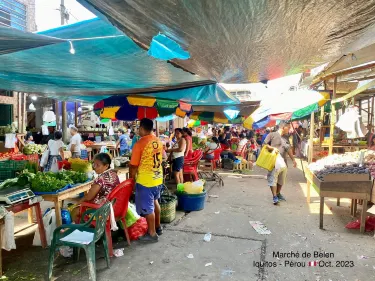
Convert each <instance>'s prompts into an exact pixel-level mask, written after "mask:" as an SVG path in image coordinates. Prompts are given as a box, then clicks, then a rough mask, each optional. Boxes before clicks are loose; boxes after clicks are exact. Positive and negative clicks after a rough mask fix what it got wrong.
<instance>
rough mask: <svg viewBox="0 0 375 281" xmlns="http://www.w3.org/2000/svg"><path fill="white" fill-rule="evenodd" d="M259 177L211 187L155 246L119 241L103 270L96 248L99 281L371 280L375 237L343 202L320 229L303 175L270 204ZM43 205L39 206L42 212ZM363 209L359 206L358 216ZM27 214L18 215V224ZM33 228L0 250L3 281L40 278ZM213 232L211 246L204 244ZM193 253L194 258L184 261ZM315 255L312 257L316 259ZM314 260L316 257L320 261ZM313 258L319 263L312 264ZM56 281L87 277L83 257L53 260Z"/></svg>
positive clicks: (43, 263) (42, 261) (332, 202)
mask: <svg viewBox="0 0 375 281" xmlns="http://www.w3.org/2000/svg"><path fill="white" fill-rule="evenodd" d="M253 175H257V176H253V177H252V176H249V177H245V176H243V177H242V176H238V175H230V176H227V175H225V176H224V182H225V186H224V187H220V186H218V185H214V186H211V187H210V188H209V192H208V193H209V195H217V196H218V197H217V198H214V197H208V198H207V202H206V205H205V209H204V210H202V211H199V212H191V213H186V214H185V213H182V212H178V214H177V216H178V218H177V219H176V220H175V221H174V222H173V223H171V224H168V225H165V229H164V234H163V235H162V236H161V237H160V240H159V242H158V243H156V244H152V245H142V244H139V243H138V242H133V243H132V245H131V246H130V247H127V246H126V245H125V243H124V241H121V240H123V239H122V237H120V238H119V237H116V235H114V236H115V239H119V240H120V242H117V243H115V244H114V245H115V248H124V249H125V250H124V256H122V257H118V258H116V257H114V258H112V259H111V268H110V269H107V268H106V266H105V262H104V258H103V250H102V247H100V246H98V247H97V252H96V255H97V280H99V281H106V280H133V281H136V280H155V281H157V280H170V281H175V280H176V281H177V280H184V281H190V280H275V281H276V280H277V281H281V280H285V281H293V280H296V281H297V280H298V281H303V280H320V281H323V280H326V281H329V280H332V281H338V280H340V281H343V280H348V281H349V280H352V281H354V280H361V281H365V280H375V239H374V237H373V236H374V233H373V232H369V233H365V234H360V233H359V230H348V229H346V228H345V225H346V224H347V223H348V222H350V221H352V220H354V219H353V218H352V217H351V216H350V207H349V200H344V199H342V201H341V206H339V207H338V206H336V199H334V198H331V199H327V200H326V205H325V215H324V230H320V229H319V227H318V226H319V198H318V197H317V194H316V193H315V191H314V193H313V194H312V197H311V200H312V203H310V204H307V203H306V182H305V180H304V177H303V173H302V170H301V169H300V168H299V169H293V168H289V170H288V179H287V180H288V182H287V185H286V186H285V188H284V190H283V193H284V195H285V197H286V199H287V201H286V202H282V203H281V204H280V205H279V206H274V205H273V204H272V197H271V193H270V191H269V188H268V187H267V182H266V180H265V179H264V178H262V176H264V175H265V172H264V171H263V170H260V169H255V170H254V172H253ZM47 206H48V204H44V205H43V207H44V208H45V207H47ZM360 211H361V206H359V208H358V212H357V216H358V217H359V214H360ZM24 221H25V215H24V214H21V215H18V216H17V220H16V222H17V223H18V227H22V222H24ZM249 221H260V222H262V223H263V224H264V225H265V226H266V227H267V228H268V229H269V230H270V231H271V234H269V235H262V234H258V233H257V232H256V231H255V230H254V229H253V227H252V226H251V225H250V223H249ZM34 230H35V227H31V228H28V229H26V230H25V231H22V232H20V233H18V234H17V241H16V244H17V249H16V250H13V251H11V252H5V251H3V269H4V273H5V276H6V277H7V279H6V280H17V281H20V280H46V279H45V278H46V272H47V265H48V255H49V251H48V249H41V248H40V247H33V246H30V245H31V243H32V238H33V231H34ZM208 232H211V233H212V239H211V241H210V242H205V241H204V240H203V237H204V234H205V233H208ZM190 254H192V256H193V258H188V256H189V255H190ZM314 254H315V255H318V256H315V257H314ZM319 255H320V256H319ZM314 261H318V262H317V264H316V266H309V262H311V265H315V263H314ZM54 278H55V280H58V281H60V280H62V281H65V280H71V281H78V280H79V281H83V280H88V271H87V265H86V258H85V255H84V254H82V255H81V259H80V261H79V262H78V263H73V262H72V260H71V259H70V258H63V257H61V256H59V257H58V258H57V259H56V260H55V268H54Z"/></svg>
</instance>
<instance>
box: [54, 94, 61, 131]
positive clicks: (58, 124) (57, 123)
mask: <svg viewBox="0 0 375 281" xmlns="http://www.w3.org/2000/svg"><path fill="white" fill-rule="evenodd" d="M55 114H56V130H58V129H60V111H59V101H58V100H55Z"/></svg>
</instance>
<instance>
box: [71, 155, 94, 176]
mask: <svg viewBox="0 0 375 281" xmlns="http://www.w3.org/2000/svg"><path fill="white" fill-rule="evenodd" d="M68 161H69V163H70V169H71V170H72V171H76V172H82V173H87V172H91V171H92V165H91V163H90V162H89V161H86V160H82V159H80V158H70V159H69V160H68Z"/></svg>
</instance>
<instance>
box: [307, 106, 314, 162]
mask: <svg viewBox="0 0 375 281" xmlns="http://www.w3.org/2000/svg"><path fill="white" fill-rule="evenodd" d="M314 125H315V118H314V112H311V116H310V139H309V152H308V156H307V159H308V162H309V163H311V161H312V159H313V153H314Z"/></svg>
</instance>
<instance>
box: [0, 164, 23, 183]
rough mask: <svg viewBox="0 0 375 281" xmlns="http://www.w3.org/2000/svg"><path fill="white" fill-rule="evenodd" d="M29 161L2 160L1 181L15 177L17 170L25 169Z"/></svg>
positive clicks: (0, 166) (0, 168)
mask: <svg viewBox="0 0 375 281" xmlns="http://www.w3.org/2000/svg"><path fill="white" fill-rule="evenodd" d="M26 164H27V161H13V160H7V161H0V181H4V180H7V179H11V178H14V177H15V176H16V172H19V171H22V170H23V169H25V166H26Z"/></svg>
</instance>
